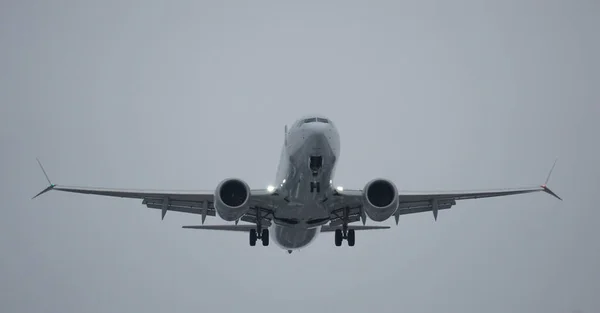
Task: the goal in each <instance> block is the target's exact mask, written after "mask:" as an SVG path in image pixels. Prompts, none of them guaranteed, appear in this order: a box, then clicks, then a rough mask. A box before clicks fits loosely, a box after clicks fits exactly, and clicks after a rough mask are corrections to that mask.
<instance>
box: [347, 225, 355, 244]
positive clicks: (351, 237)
mask: <svg viewBox="0 0 600 313" xmlns="http://www.w3.org/2000/svg"><path fill="white" fill-rule="evenodd" d="M355 238H356V236H355V235H354V229H350V230H349V231H348V238H346V239H347V240H348V245H349V246H350V247H354V241H355Z"/></svg>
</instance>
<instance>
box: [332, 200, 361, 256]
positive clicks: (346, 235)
mask: <svg viewBox="0 0 600 313" xmlns="http://www.w3.org/2000/svg"><path fill="white" fill-rule="evenodd" d="M348 215H349V208H344V215H343V217H342V219H343V221H344V222H343V224H342V229H339V228H338V229H336V230H335V245H336V247H339V246H341V245H342V241H343V240H344V239H346V240H348V246H350V247H354V243H355V242H356V234H355V233H354V229H348Z"/></svg>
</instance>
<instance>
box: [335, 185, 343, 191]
mask: <svg viewBox="0 0 600 313" xmlns="http://www.w3.org/2000/svg"><path fill="white" fill-rule="evenodd" d="M335 189H337V191H344V187H342V186H337V187H336V188H335Z"/></svg>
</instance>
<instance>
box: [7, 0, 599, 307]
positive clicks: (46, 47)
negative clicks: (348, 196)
mask: <svg viewBox="0 0 600 313" xmlns="http://www.w3.org/2000/svg"><path fill="white" fill-rule="evenodd" d="M599 21H600V5H599V2H598V1H591V0H590V1H585V0H573V1H566V0H565V1H554V0H548V1H528V0H503V1H466V0H464V1H463V0H460V1H437V2H432V1H363V2H358V1H301V2H298V1H296V2H286V1H155V0H153V1H122V0H119V1H96V2H91V1H6V0H5V1H2V2H1V3H0V45H1V49H0V73H1V75H0V103H1V106H0V140H1V141H0V143H1V146H0V147H1V150H0V161H1V162H0V182H1V188H0V190H1V191H0V192H1V193H2V199H3V204H2V218H0V253H1V257H0V311H2V312H82V311H84V312H164V311H173V312H189V311H207V312H209V311H212V312H214V311H217V312H240V311H241V310H251V311H258V310H260V311H265V312H278V311H280V310H282V309H283V310H286V311H287V312H306V310H317V311H321V310H327V311H332V312H334V311H344V312H364V311H369V312H398V310H402V311H404V312H498V313H500V312H502V313H504V312H514V313H518V312H523V313H525V312H527V313H530V312H544V313H550V312H552V313H560V312H573V311H575V310H580V311H582V312H598V311H599V310H600V298H598V293H599V291H600V270H598V264H600V243H599V242H598V238H599V234H598V221H599V219H600V213H599V210H598V205H597V199H596V196H597V193H598V190H599V188H600V169H599V166H598V159H599V158H600V153H599V149H598V142H599V141H598V138H597V136H598V134H600V127H599V126H598V118H599V117H600V114H599V113H600V105H599V100H600V91H599V88H598V87H599V86H600V62H599V61H598V56H599V55H600V39H599V38H600V37H599V36H598V33H597V31H598V29H600V23H599ZM307 113H323V114H325V115H327V116H329V117H330V118H331V119H333V120H334V121H335V122H336V124H337V126H338V128H339V129H340V131H341V135H342V156H341V159H340V163H339V167H338V172H337V176H336V182H337V183H338V184H342V185H344V186H347V187H353V188H362V187H363V186H364V184H365V183H366V182H367V181H368V180H370V179H372V178H374V177H377V176H384V177H387V178H390V179H393V180H394V181H395V182H396V183H397V185H398V187H399V188H400V189H402V190H448V189H449V190H456V189H485V188H503V187H520V186H528V185H536V184H540V183H542V182H543V181H544V179H545V177H546V174H547V171H548V170H549V168H550V166H551V165H552V162H553V160H554V158H555V157H559V162H558V164H557V167H556V170H555V171H554V174H553V177H552V179H551V181H550V186H551V187H552V188H553V189H554V190H555V191H556V192H557V193H559V194H560V195H561V196H563V197H564V198H565V201H564V202H560V201H557V200H555V199H553V198H552V197H550V196H547V195H542V194H534V195H525V196H515V197H507V198H499V199H486V200H472V201H466V202H460V203H458V204H457V205H456V206H455V207H453V208H452V209H451V210H449V211H443V212H441V213H440V216H439V219H438V221H437V222H434V221H433V217H432V215H431V214H430V213H424V214H418V215H412V216H403V217H402V219H401V221H400V225H399V227H395V226H394V227H393V228H392V229H391V230H388V231H373V232H361V233H360V234H359V235H357V243H356V246H355V247H354V248H348V247H343V248H336V247H335V246H334V243H333V236H332V235H329V234H327V235H324V236H322V237H320V240H318V241H317V242H316V243H315V244H314V245H312V246H310V247H309V248H307V249H305V250H302V251H299V252H297V253H294V254H292V255H288V254H287V253H285V252H284V251H282V250H280V249H278V248H277V247H275V246H270V247H268V248H263V247H249V246H248V243H247V241H248V240H247V236H246V235H245V234H240V233H224V232H201V231H190V230H183V229H181V228H180V226H181V225H186V224H198V223H200V217H199V216H190V215H185V214H177V213H171V214H168V215H167V217H166V218H165V220H164V221H161V220H160V213H159V212H158V211H155V210H150V209H147V208H146V207H145V206H143V205H141V203H140V202H139V201H136V200H127V199H111V198H102V197H96V196H84V195H73V194H64V193H49V194H47V195H44V196H43V197H41V198H38V199H36V200H30V198H31V196H33V195H34V194H35V193H36V192H38V191H39V190H41V189H43V188H44V187H45V186H46V182H45V179H44V177H43V175H42V173H41V172H40V170H39V168H38V166H37V164H36V162H35V157H36V156H39V157H40V158H41V159H42V161H43V162H44V164H45V166H46V169H47V171H48V173H49V175H50V177H51V178H52V179H53V180H54V182H56V183H59V184H61V183H62V184H73V185H84V186H97V187H118V188H121V187H122V188H151V189H212V188H214V187H215V186H216V184H217V183H218V182H219V181H220V180H221V179H223V178H225V177H228V176H236V177H240V178H243V179H245V180H246V181H247V182H248V183H249V184H250V185H251V186H252V187H257V188H258V187H264V186H266V185H267V184H269V183H270V182H271V179H273V178H274V175H275V169H276V165H277V164H276V162H277V159H278V157H279V151H280V147H281V144H282V140H283V127H284V124H286V123H288V124H289V123H291V122H293V120H294V119H296V118H297V117H299V116H300V115H303V114H307ZM210 223H211V224H219V223H220V221H219V220H217V219H212V220H211V221H210ZM371 224H373V223H371ZM384 224H390V225H393V220H390V221H388V222H385V223H384Z"/></svg>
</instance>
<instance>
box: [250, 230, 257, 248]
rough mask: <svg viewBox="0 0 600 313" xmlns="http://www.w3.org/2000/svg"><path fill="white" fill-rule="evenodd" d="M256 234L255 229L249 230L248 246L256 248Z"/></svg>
mask: <svg viewBox="0 0 600 313" xmlns="http://www.w3.org/2000/svg"><path fill="white" fill-rule="evenodd" d="M257 237H258V236H257V234H256V229H251V230H250V246H252V247H254V246H256V239H257Z"/></svg>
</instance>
